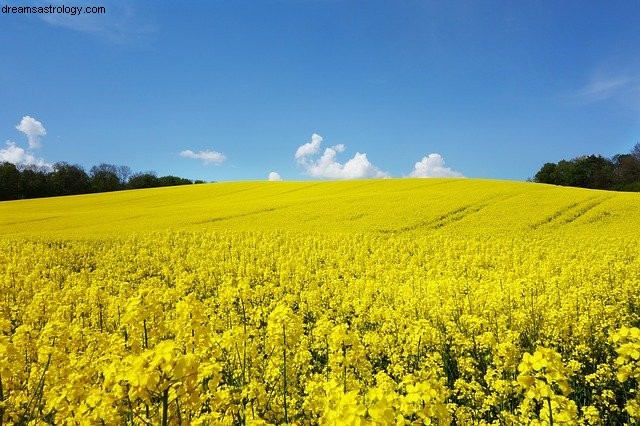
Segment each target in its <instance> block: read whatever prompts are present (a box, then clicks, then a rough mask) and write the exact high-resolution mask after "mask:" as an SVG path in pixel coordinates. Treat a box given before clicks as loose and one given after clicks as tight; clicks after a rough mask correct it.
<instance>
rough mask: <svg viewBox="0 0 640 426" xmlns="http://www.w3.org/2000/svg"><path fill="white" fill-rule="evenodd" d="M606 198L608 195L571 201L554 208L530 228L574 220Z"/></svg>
mask: <svg viewBox="0 0 640 426" xmlns="http://www.w3.org/2000/svg"><path fill="white" fill-rule="evenodd" d="M608 198H609V197H591V198H588V199H586V200H583V201H580V202H576V203H571V204H569V205H567V206H565V207H563V208H561V209H559V210H556V211H555V212H554V213H553V214H551V215H549V216H547V217H545V218H544V219H542V220H540V221H538V222H535V223H534V224H532V225H530V228H531V229H534V230H535V229H538V228H540V227H542V226H546V225H554V224H557V223H561V224H567V223H572V222H575V221H576V220H577V219H578V218H580V217H582V216H584V215H585V214H586V213H588V212H589V211H591V210H593V209H595V208H596V207H598V206H599V205H600V204H602V203H603V202H604V201H605V200H607V199H608Z"/></svg>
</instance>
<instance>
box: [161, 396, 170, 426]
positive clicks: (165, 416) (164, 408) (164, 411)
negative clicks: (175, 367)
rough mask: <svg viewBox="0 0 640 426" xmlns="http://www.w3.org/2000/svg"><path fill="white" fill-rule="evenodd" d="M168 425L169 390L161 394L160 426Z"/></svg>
mask: <svg viewBox="0 0 640 426" xmlns="http://www.w3.org/2000/svg"><path fill="white" fill-rule="evenodd" d="M168 424H169V388H166V389H165V390H164V392H163V394H162V426H167V425H168Z"/></svg>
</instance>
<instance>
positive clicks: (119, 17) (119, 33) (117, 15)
mask: <svg viewBox="0 0 640 426" xmlns="http://www.w3.org/2000/svg"><path fill="white" fill-rule="evenodd" d="M38 5H42V6H49V5H51V6H53V7H66V9H65V10H64V13H46V14H39V15H38V17H39V18H40V19H41V20H42V21H44V22H46V23H47V24H49V25H51V26H54V27H59V28H65V29H68V30H71V31H76V32H78V33H86V34H92V35H95V36H97V37H99V38H102V39H104V40H106V41H108V42H112V43H116V44H122V43H129V42H138V41H140V40H143V39H144V38H146V37H148V36H149V35H151V34H153V33H155V32H156V31H157V27H156V25H154V24H152V23H150V22H149V21H150V19H151V16H152V13H151V12H150V10H149V8H146V9H143V10H138V9H141V7H143V6H142V3H141V4H140V5H136V6H135V7H134V6H133V5H132V4H125V3H124V2H122V3H118V2H110V3H109V5H105V6H104V7H105V8H106V9H105V13H100V11H99V10H95V11H94V12H93V13H87V11H86V9H85V7H86V6H90V7H92V6H103V5H102V4H95V5H89V4H86V3H85V2H81V1H73V0H64V1H62V0H46V1H39V2H38ZM72 7H75V8H76V9H71V8H72ZM59 10H60V11H63V10H62V9H59ZM78 11H79V12H80V13H78ZM73 13H75V14H73Z"/></svg>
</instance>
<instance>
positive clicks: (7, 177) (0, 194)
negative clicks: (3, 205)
mask: <svg viewBox="0 0 640 426" xmlns="http://www.w3.org/2000/svg"><path fill="white" fill-rule="evenodd" d="M19 191H20V171H19V170H18V168H17V167H16V165H15V164H13V163H9V162H3V163H0V201H4V200H15V199H17V198H20V193H19Z"/></svg>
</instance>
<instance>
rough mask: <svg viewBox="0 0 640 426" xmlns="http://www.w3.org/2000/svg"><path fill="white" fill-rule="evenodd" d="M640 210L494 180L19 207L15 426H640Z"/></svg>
mask: <svg viewBox="0 0 640 426" xmlns="http://www.w3.org/2000/svg"><path fill="white" fill-rule="evenodd" d="M639 213H640V195H639V194H635V193H614V192H604V191H593V190H583V189H575V188H566V187H564V188H561V187H554V186H548V185H541V184H533V183H522V182H505V181H489V180H473V179H423V180H420V179H388V180H362V181H348V182H240V183H216V184H204V185H192V186H184V187H172V188H161V189H149V190H137V191H123V192H117V193H107V194H96V195H83V196H72V197H63V198H51V199H39V200H20V201H11V202H3V203H0V426H1V425H6V424H24V425H26V424H33V425H41V424H42V425H44V424H69V425H76V424H80V425H85V424H86V425H96V424H97V425H100V424H102V425H169V424H171V425H174V424H175V425H178V424H183V425H200V424H204V425H208V424H229V425H231V424H236V425H238V424H253V425H259V424H284V423H288V424H300V425H303V424H330V425H334V424H349V425H350V424H356V425H358V424H359V425H390V424H395V425H405V424H445V425H446V424H455V425H468V424H501V425H503V424H506V425H509V424H534V425H536V424H540V425H611V424H638V422H640V395H639V394H638V382H639V381H640V329H639V328H638V327H640V291H639V290H638V286H639V284H640V244H639V239H640V238H639V236H640V215H639Z"/></svg>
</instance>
